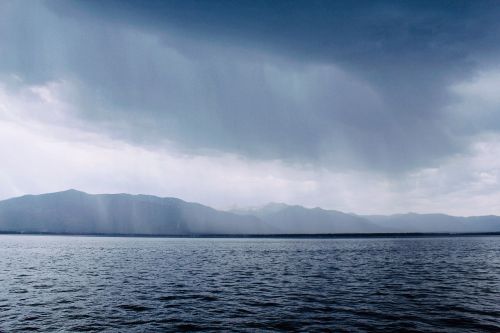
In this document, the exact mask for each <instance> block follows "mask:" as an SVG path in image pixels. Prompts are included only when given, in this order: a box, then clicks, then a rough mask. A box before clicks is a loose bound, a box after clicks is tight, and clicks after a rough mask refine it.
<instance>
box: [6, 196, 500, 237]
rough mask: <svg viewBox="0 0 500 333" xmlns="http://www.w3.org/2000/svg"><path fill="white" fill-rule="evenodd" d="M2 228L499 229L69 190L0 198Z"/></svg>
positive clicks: (487, 221) (490, 219)
mask: <svg viewBox="0 0 500 333" xmlns="http://www.w3.org/2000/svg"><path fill="white" fill-rule="evenodd" d="M0 232H20V233H67V234H123V235H127V234H130V235H211V234H212V235H213V234H220V235H222V234H227V235H238V234H243V235H245V234H247V235H249V234H255V235H259V234H342V233H409V232H420V233H433V232H447V233H461V232H500V217H499V216H476V217H456V216H450V215H445V214H415V213H409V214H397V215H389V216H385V215H371V216H362V215H355V214H346V213H343V212H340V211H335V210H325V209H321V208H312V209H311V208H305V207H302V206H291V205H286V204H277V203H271V204H268V205H266V206H264V207H261V208H256V209H246V210H233V211H220V210H215V209H213V208H210V207H207V206H204V205H201V204H198V203H191V202H186V201H183V200H180V199H177V198H160V197H156V196H151V195H130V194H97V195H93V194H87V193H85V192H81V191H77V190H68V191H63V192H56V193H47V194H41V195H25V196H22V197H17V198H12V199H7V200H3V201H0Z"/></svg>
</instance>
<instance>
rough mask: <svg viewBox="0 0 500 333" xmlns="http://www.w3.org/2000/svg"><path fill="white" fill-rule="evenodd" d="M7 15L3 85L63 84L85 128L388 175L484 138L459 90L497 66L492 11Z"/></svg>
mask: <svg viewBox="0 0 500 333" xmlns="http://www.w3.org/2000/svg"><path fill="white" fill-rule="evenodd" d="M0 6H1V7H2V8H1V9H2V10H1V12H2V13H3V14H1V15H2V20H1V22H2V23H0V39H1V40H2V43H1V46H0V69H1V71H2V73H3V75H4V76H8V75H9V74H15V75H17V76H19V77H21V78H22V80H23V82H24V83H25V84H43V83H44V82H48V81H53V80H67V81H68V82H70V83H71V84H72V85H74V86H75V89H74V91H75V94H74V95H72V96H70V97H69V98H71V100H72V101H73V103H75V104H76V105H77V107H78V109H79V110H80V111H79V112H80V116H82V117H83V118H85V119H86V120H88V121H90V122H91V123H92V124H95V126H101V127H103V128H105V129H106V130H109V131H110V132H111V133H114V134H116V135H120V136H121V137H124V138H127V139H131V140H135V141H139V142H147V143H151V142H157V143H160V144H161V143H162V142H163V141H164V140H169V141H173V142H175V143H176V144H178V145H180V146H182V147H184V148H186V149H190V150H191V151H195V152H196V151H205V150H207V149H208V150H216V151H222V152H233V153H238V154H241V155H244V156H249V157H252V158H259V159H261V158H262V159H282V160H285V161H293V162H299V163H308V164H316V165H320V166H324V167H327V168H369V169H373V170H378V171H394V170H408V169H413V168H417V167H421V166H432V165H434V164H436V163H438V161H439V159H440V158H443V157H446V156H449V155H450V154H453V153H456V152H460V151H463V149H465V148H466V147H467V144H468V142H469V141H470V138H471V137H473V136H474V135H477V134H480V133H482V132H483V131H484V130H485V129H486V126H481V125H478V124H481V123H482V122H484V120H482V118H481V116H480V115H478V116H477V117H470V116H467V117H463V115H460V114H457V113H456V112H453V110H451V111H450V105H453V103H455V102H456V100H455V99H454V98H453V94H452V93H451V92H450V87H451V86H453V85H455V84H457V83H460V82H462V81H464V80H467V79H470V78H473V77H474V75H476V73H477V72H478V71H480V70H484V69H485V68H486V69H487V68H489V67H493V66H495V65H496V63H495V61H494V59H495V56H498V53H499V52H498V51H499V49H498V46H497V45H498V43H496V41H497V39H498V36H500V31H499V29H500V24H499V23H497V17H499V16H498V15H499V14H500V6H499V5H498V4H497V3H495V2H489V1H478V2H471V1H464V2H461V1H449V2H447V1H440V2H435V1H429V2H426V1H415V2H411V1H410V2H373V1H369V2H351V1H339V2H332V1H297V2H288V1H287V2H277V1H274V2H269V1H242V2H240V1H238V2H233V1H217V2H215V1H210V2H198V1H168V2H164V1H148V2H147V3H143V2H140V1H128V2H123V1H119V2H118V1H107V2H98V1H95V2H87V1H84V2H68V1H64V2H63V1H49V2H45V3H36V4H33V3H31V5H30V6H26V4H24V3H22V2H5V3H2V4H1V5H0ZM472 107H473V106H472ZM487 117H489V118H488V119H491V118H492V119H493V121H494V120H495V119H498V116H496V115H494V116H492V115H491V113H489V114H488V115H487ZM488 123H489V124H490V126H488V128H487V129H488V130H490V131H497V130H498V129H499V128H498V127H497V126H496V125H491V124H492V123H494V122H492V121H488Z"/></svg>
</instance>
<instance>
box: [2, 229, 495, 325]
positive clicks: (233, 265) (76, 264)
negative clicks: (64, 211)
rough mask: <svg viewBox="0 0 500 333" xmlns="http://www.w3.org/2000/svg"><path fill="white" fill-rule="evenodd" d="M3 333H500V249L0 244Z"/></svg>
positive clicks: (486, 244) (403, 241) (372, 242)
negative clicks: (278, 332) (32, 332)
mask: <svg viewBox="0 0 500 333" xmlns="http://www.w3.org/2000/svg"><path fill="white" fill-rule="evenodd" d="M0 286H1V287H2V288H0V331H6V332H15V331H28V330H40V331H96V332H97V331H119V332H151V331H153V332H154V331H169V330H170V331H180V330H184V331H192V330H204V331H208V330H214V331H220V330H231V331H255V330H271V331H272V330H295V329H296V330H304V331H321V330H328V329H335V330H336V331H350V332H352V331H372V330H379V331H400V330H403V329H405V330H407V331H422V332H426V331H428V332H439V331H443V332H457V331H463V332H474V331H477V332H485V331H491V332H499V331H500V301H499V300H500V237H463V238H462V237H460V238H459V237H456V238H454V237H450V238H385V239H373V238H372V239H206V238H202V239H174V238H163V239H158V238H156V239H155V238H105V237H63V236H7V235H3V236H0Z"/></svg>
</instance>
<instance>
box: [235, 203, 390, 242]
mask: <svg viewBox="0 0 500 333" xmlns="http://www.w3.org/2000/svg"><path fill="white" fill-rule="evenodd" d="M237 212H238V213H240V214H241V213H245V214H251V215H255V216H257V217H258V218H260V219H261V220H263V221H264V222H266V223H267V224H268V225H271V226H273V227H275V228H276V229H278V232H280V233H290V234H322V233H373V232H390V230H389V229H388V228H386V227H381V226H378V225H376V224H374V223H372V222H370V221H368V220H367V219H365V218H363V217H360V216H356V215H351V214H346V213H342V212H339V211H335V210H325V209H321V208H305V207H302V206H290V205H286V204H283V203H271V204H268V205H266V206H264V207H262V208H258V209H251V210H247V211H245V210H239V211H237Z"/></svg>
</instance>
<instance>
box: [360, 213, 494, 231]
mask: <svg viewBox="0 0 500 333" xmlns="http://www.w3.org/2000/svg"><path fill="white" fill-rule="evenodd" d="M363 217H364V218H366V219H367V220H369V221H371V222H372V223H374V224H377V225H379V226H381V227H385V228H390V229H392V230H394V231H395V232H496V231H500V217H499V216H493V215H492V216H471V217H458V216H450V215H445V214H415V213H408V214H396V215H389V216H384V215H372V216H363Z"/></svg>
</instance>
